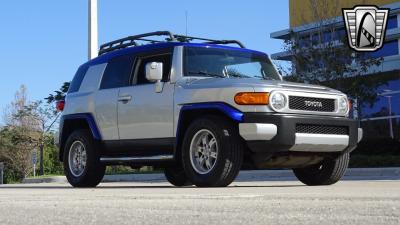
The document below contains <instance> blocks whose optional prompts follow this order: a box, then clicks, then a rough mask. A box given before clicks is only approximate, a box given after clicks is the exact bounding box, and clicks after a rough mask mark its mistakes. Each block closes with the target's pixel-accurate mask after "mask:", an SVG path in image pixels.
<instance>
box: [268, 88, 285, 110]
mask: <svg viewBox="0 0 400 225" xmlns="http://www.w3.org/2000/svg"><path fill="white" fill-rule="evenodd" d="M270 104H271V106H272V108H273V109H275V110H281V109H283V108H285V107H286V98H285V96H284V95H283V94H282V93H279V92H276V93H273V94H272V96H271V98H270Z"/></svg>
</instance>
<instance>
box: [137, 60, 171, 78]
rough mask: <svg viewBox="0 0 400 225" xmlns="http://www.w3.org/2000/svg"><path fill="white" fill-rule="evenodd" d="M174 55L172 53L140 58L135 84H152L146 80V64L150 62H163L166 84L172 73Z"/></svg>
mask: <svg viewBox="0 0 400 225" xmlns="http://www.w3.org/2000/svg"><path fill="white" fill-rule="evenodd" d="M171 61H172V55H171V54H170V53H165V54H159V55H153V56H145V57H143V58H140V60H139V65H138V66H139V67H138V68H137V73H136V76H135V80H134V82H133V83H134V84H149V83H151V82H150V81H148V80H147V79H146V64H147V63H149V62H161V63H163V79H162V81H164V82H166V81H168V79H169V75H170V72H171V63H172V62H171Z"/></svg>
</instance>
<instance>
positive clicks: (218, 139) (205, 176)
mask: <svg viewBox="0 0 400 225" xmlns="http://www.w3.org/2000/svg"><path fill="white" fill-rule="evenodd" d="M204 137H205V138H206V139H204ZM203 139H204V140H205V141H204V142H203ZM213 139H215V140H213ZM199 142H201V143H199ZM214 142H215V143H214ZM196 143H198V145H197V144H196ZM204 143H207V144H204ZM191 146H192V147H191ZM193 146H196V148H194V147H193ZM195 149H197V150H196V151H195ZM200 149H202V150H200ZM243 151H244V147H243V142H242V140H241V137H240V136H239V132H238V128H237V126H235V124H233V123H231V122H230V121H228V120H226V119H225V118H223V117H218V116H207V117H203V118H200V119H197V120H195V121H194V122H192V124H190V125H189V127H188V129H187V130H186V133H185V138H184V140H183V144H182V164H183V168H184V170H185V173H186V176H187V177H188V179H189V180H190V181H191V182H192V183H193V184H195V185H196V186H198V187H225V186H228V185H229V184H230V183H232V181H233V180H234V179H235V178H236V176H237V175H238V173H239V171H240V168H241V166H242V161H243ZM196 152H197V153H196ZM196 154H198V155H197V157H196ZM201 158H202V159H203V160H201ZM200 161H201V162H200ZM207 161H208V163H207Z"/></svg>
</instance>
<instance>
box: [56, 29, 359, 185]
mask: <svg viewBox="0 0 400 225" xmlns="http://www.w3.org/2000/svg"><path fill="white" fill-rule="evenodd" d="M165 36H166V38H165V40H163V39H162V40H163V41H159V40H155V39H154V38H156V39H160V37H165ZM143 43H145V44H143ZM229 44H237V45H239V47H230V46H227V45H229ZM99 55H100V56H99V57H97V58H95V59H93V60H90V61H89V62H87V63H85V64H83V65H82V66H80V67H79V69H78V71H77V73H76V75H75V77H74V78H73V80H72V82H71V85H70V88H69V91H68V94H67V96H66V99H65V108H64V110H63V114H62V118H61V123H60V132H59V133H60V135H59V138H58V146H59V149H60V160H61V161H63V163H64V170H65V174H66V176H67V178H68V181H69V182H70V184H71V185H72V186H74V187H92V186H96V185H98V184H99V182H100V181H101V180H102V178H103V176H104V172H105V167H106V166H107V165H129V166H132V167H135V168H137V167H140V166H146V165H151V166H154V167H156V168H163V169H164V171H165V176H166V178H167V179H168V181H169V182H170V183H172V184H173V185H176V186H184V185H191V184H194V185H196V186H201V187H221V186H227V185H229V184H230V183H231V182H232V181H233V180H234V179H235V178H236V176H237V175H238V173H239V171H240V170H241V169H268V168H290V169H293V171H294V174H295V175H296V176H297V177H298V179H299V180H300V181H301V182H303V183H305V184H307V185H329V184H333V183H335V182H337V181H338V180H339V179H340V178H341V177H342V176H343V174H344V172H345V170H346V168H347V166H348V163H349V153H350V152H351V151H352V150H354V148H355V147H356V145H357V143H358V142H359V141H360V140H361V137H362V130H361V129H360V128H358V123H357V122H356V121H355V120H352V119H349V118H348V114H349V104H348V99H347V97H346V95H345V94H343V93H341V92H339V91H336V90H333V89H330V88H327V87H322V86H315V85H307V84H298V83H290V82H285V81H283V80H282V77H281V76H280V75H279V74H278V72H277V71H276V69H275V67H274V66H273V64H272V63H271V61H270V59H269V58H268V56H267V55H266V54H265V53H262V52H258V51H253V50H249V49H246V48H245V47H244V46H243V44H241V43H240V42H238V41H234V40H211V39H205V38H195V37H188V36H182V35H174V34H172V33H170V32H167V31H159V32H153V33H147V34H141V35H136V36H130V37H127V38H124V39H120V40H116V41H113V42H110V43H107V44H104V45H102V46H101V47H100V51H99ZM62 104H63V103H62Z"/></svg>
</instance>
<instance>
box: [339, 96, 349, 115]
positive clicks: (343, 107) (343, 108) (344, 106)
mask: <svg viewBox="0 0 400 225" xmlns="http://www.w3.org/2000/svg"><path fill="white" fill-rule="evenodd" d="M348 111H349V103H348V100H347V98H346V97H341V98H340V99H339V112H340V113H348Z"/></svg>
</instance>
